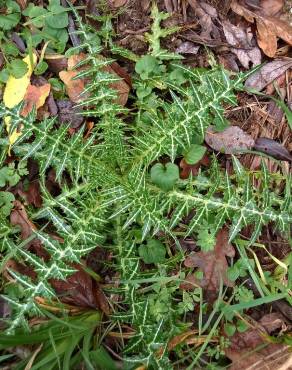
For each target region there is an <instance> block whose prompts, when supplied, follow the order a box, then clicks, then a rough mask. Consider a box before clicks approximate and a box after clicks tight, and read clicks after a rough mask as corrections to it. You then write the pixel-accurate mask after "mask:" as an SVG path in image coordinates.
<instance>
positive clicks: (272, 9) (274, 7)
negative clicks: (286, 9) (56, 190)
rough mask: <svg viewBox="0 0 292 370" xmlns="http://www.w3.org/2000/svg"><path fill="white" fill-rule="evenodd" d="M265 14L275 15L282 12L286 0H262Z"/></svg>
mask: <svg viewBox="0 0 292 370" xmlns="http://www.w3.org/2000/svg"><path fill="white" fill-rule="evenodd" d="M260 4H261V9H262V13H263V15H267V16H274V15H276V14H277V13H279V12H280V10H281V9H282V8H283V6H284V0H261V3H260Z"/></svg>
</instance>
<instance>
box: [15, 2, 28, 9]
mask: <svg viewBox="0 0 292 370" xmlns="http://www.w3.org/2000/svg"><path fill="white" fill-rule="evenodd" d="M16 2H17V4H18V5H19V6H20V8H21V10H24V9H25V8H26V6H27V0H16Z"/></svg>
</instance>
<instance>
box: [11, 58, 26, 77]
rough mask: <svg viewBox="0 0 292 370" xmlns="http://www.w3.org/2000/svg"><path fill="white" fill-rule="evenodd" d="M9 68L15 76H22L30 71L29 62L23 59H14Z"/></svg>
mask: <svg viewBox="0 0 292 370" xmlns="http://www.w3.org/2000/svg"><path fill="white" fill-rule="evenodd" d="M8 70H9V72H10V73H11V74H12V75H13V76H14V77H15V78H21V77H22V76H24V75H25V74H26V72H27V71H28V67H27V64H26V63H25V62H24V61H23V60H21V59H14V60H12V62H11V63H10V64H9V65H8Z"/></svg>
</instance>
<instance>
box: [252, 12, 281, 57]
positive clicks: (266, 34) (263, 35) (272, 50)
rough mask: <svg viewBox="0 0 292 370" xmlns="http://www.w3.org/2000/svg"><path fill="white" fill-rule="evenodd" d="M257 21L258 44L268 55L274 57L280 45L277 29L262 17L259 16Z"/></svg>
mask: <svg viewBox="0 0 292 370" xmlns="http://www.w3.org/2000/svg"><path fill="white" fill-rule="evenodd" d="M256 22H257V30H258V32H257V41H258V45H259V47H260V48H261V49H262V50H263V52H264V53H265V54H266V55H267V56H268V57H271V58H272V57H273V56H274V55H275V54H276V51H277V47H278V44H277V37H276V35H275V31H274V29H273V28H271V27H270V25H269V24H268V23H267V22H265V21H264V20H263V19H262V18H258V19H257V21H256Z"/></svg>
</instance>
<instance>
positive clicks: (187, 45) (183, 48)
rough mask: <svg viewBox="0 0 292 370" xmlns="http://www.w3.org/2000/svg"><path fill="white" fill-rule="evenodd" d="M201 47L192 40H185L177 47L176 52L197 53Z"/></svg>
mask: <svg viewBox="0 0 292 370" xmlns="http://www.w3.org/2000/svg"><path fill="white" fill-rule="evenodd" d="M199 49H200V45H195V44H194V43H193V42H191V41H184V42H182V43H181V44H180V45H179V46H178V47H177V48H176V49H175V52H176V53H179V54H197V53H198V51H199Z"/></svg>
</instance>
